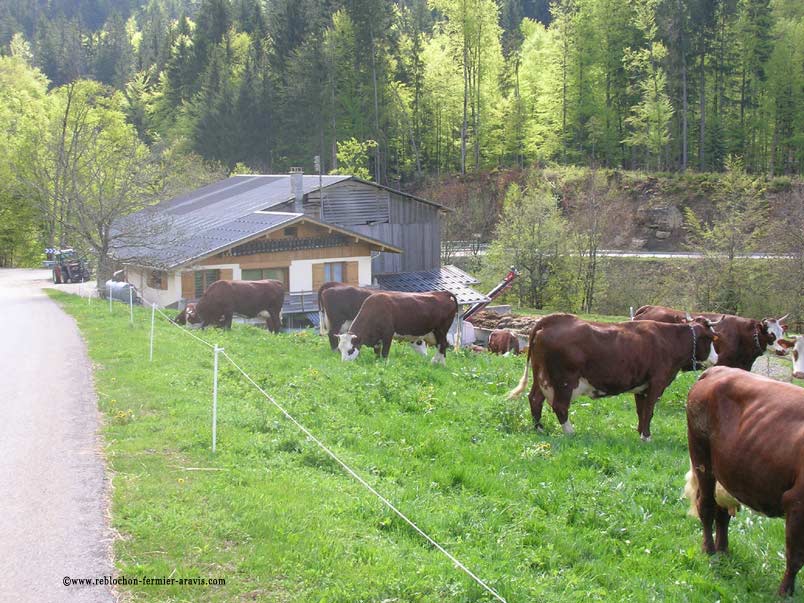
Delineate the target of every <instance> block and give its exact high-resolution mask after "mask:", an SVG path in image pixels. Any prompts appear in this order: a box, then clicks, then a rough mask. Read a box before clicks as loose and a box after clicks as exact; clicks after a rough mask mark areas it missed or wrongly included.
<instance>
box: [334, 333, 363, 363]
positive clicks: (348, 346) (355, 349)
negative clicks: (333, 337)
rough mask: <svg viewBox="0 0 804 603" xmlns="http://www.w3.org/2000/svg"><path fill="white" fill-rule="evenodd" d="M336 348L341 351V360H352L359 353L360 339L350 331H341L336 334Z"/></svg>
mask: <svg viewBox="0 0 804 603" xmlns="http://www.w3.org/2000/svg"><path fill="white" fill-rule="evenodd" d="M338 350H340V352H341V360H343V361H347V360H354V359H355V358H357V355H358V354H359V353H360V339H359V338H358V337H357V335H353V334H352V333H348V332H347V333H342V334H341V335H338Z"/></svg>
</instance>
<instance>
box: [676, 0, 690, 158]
mask: <svg viewBox="0 0 804 603" xmlns="http://www.w3.org/2000/svg"><path fill="white" fill-rule="evenodd" d="M676 8H677V10H678V17H679V28H678V29H679V46H680V47H681V171H682V172H683V171H685V170H686V169H687V49H686V48H685V47H684V19H683V15H684V13H683V12H682V10H683V9H682V4H681V0H677V3H676Z"/></svg>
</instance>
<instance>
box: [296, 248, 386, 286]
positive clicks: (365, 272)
mask: <svg viewBox="0 0 804 603" xmlns="http://www.w3.org/2000/svg"><path fill="white" fill-rule="evenodd" d="M328 262H357V280H358V284H359V285H360V286H368V285H370V284H371V257H370V256H354V257H349V258H321V259H316V260H292V261H291V262H290V269H289V270H288V273H289V275H288V276H289V278H290V283H289V288H290V292H291V293H297V292H301V291H313V264H325V263H328Z"/></svg>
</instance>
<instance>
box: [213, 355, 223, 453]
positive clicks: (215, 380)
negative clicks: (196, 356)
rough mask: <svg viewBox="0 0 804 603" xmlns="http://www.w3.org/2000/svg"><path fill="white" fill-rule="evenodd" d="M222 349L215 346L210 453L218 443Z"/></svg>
mask: <svg viewBox="0 0 804 603" xmlns="http://www.w3.org/2000/svg"><path fill="white" fill-rule="evenodd" d="M221 351H222V349H221V348H219V347H218V344H217V343H216V344H215V361H214V374H213V376H212V452H213V453H214V452H215V448H216V444H217V441H218V353H219V352H221Z"/></svg>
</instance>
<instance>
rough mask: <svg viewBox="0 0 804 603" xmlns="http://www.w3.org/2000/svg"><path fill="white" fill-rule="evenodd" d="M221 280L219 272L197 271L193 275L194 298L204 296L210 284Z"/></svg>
mask: <svg viewBox="0 0 804 603" xmlns="http://www.w3.org/2000/svg"><path fill="white" fill-rule="evenodd" d="M220 278H221V271H220V270H198V271H197V272H196V273H195V296H196V298H198V297H201V296H202V295H204V291H206V290H207V287H209V286H210V285H211V284H212V283H214V282H215V281H217V280H219V279H220Z"/></svg>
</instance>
